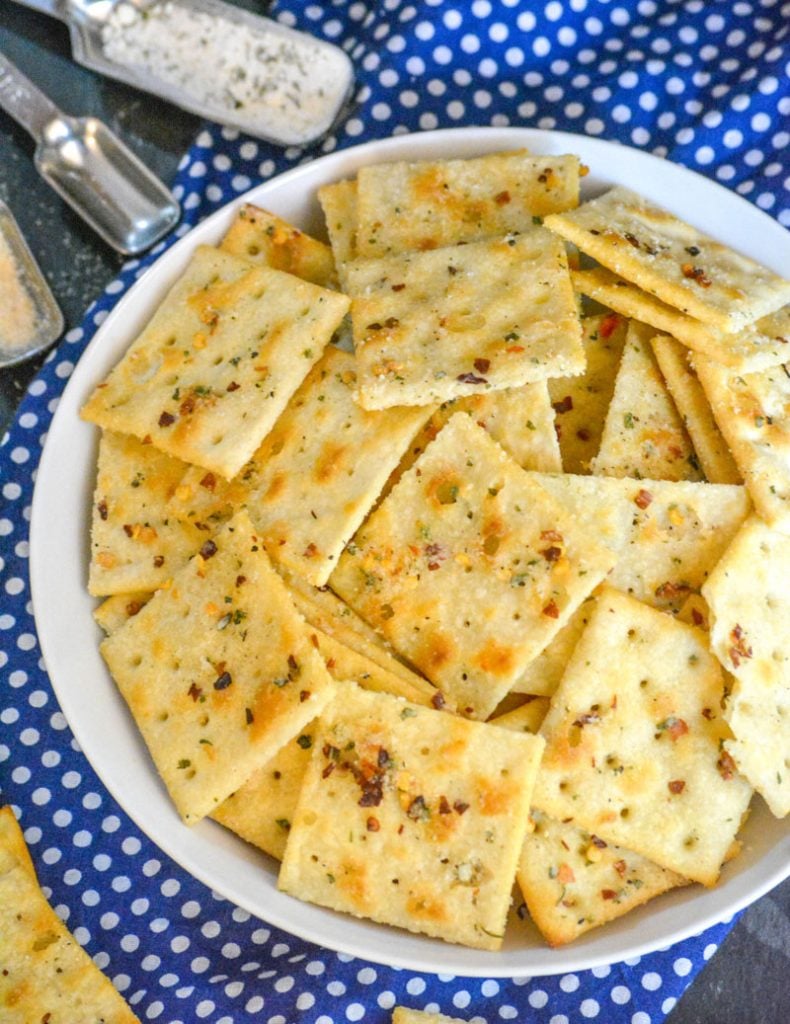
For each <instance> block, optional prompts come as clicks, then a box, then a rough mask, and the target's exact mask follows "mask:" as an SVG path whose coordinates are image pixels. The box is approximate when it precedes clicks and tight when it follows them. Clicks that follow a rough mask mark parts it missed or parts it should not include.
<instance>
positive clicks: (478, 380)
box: [455, 373, 488, 384]
mask: <svg viewBox="0 0 790 1024" xmlns="http://www.w3.org/2000/svg"><path fill="white" fill-rule="evenodd" d="M455 379H456V380H458V381H460V382H461V383H462V384H487V383H488V381H487V380H486V379H485V377H477V376H475V374H474V373H459V374H458V376H457V377H456V378H455Z"/></svg>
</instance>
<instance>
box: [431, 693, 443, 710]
mask: <svg viewBox="0 0 790 1024" xmlns="http://www.w3.org/2000/svg"><path fill="white" fill-rule="evenodd" d="M446 703H447V701H446V700H445V699H444V694H443V693H439V692H436V693H435V694H434V695H433V697H431V706H432V707H434V708H436V710H437V711H441V710H442V708H443V707H444V706H445V704H446Z"/></svg>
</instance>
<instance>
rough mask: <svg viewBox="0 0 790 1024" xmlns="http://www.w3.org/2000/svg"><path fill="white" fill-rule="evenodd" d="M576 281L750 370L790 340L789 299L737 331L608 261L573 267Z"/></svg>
mask: <svg viewBox="0 0 790 1024" xmlns="http://www.w3.org/2000/svg"><path fill="white" fill-rule="evenodd" d="M571 278H572V279H573V287H574V288H575V289H576V290H577V291H578V292H581V294H582V295H588V296H589V297H590V298H592V299H595V300H596V301H597V302H601V303H603V304H604V305H605V306H609V307H610V308H611V309H614V310H616V311H617V312H618V313H621V314H622V315H623V316H627V317H631V318H632V319H634V320H641V321H642V322H643V323H645V324H650V326H651V327H655V328H656V329H657V330H659V331H662V332H663V333H665V334H669V335H671V336H672V337H674V338H677V339H678V341H680V342H682V344H683V345H685V346H686V347H687V348H690V349H693V350H694V351H695V352H701V353H702V354H703V355H707V356H710V358H711V359H715V360H716V361H717V362H720V363H725V364H726V365H727V366H731V367H732V368H733V369H734V370H738V371H740V372H747V371H750V370H760V369H763V368H764V367H766V366H776V365H777V364H778V363H782V362H785V361H786V359H787V356H788V351H787V346H788V343H790V304H789V305H785V306H783V307H782V308H781V309H778V310H777V311H776V312H775V313H770V314H769V315H768V316H765V317H762V318H761V319H760V320H757V321H756V322H755V323H753V324H749V325H748V326H747V327H743V328H742V329H741V330H739V331H737V332H736V333H735V334H725V332H724V331H719V330H716V329H715V328H711V326H710V325H709V324H704V323H702V321H701V320H696V319H695V318H694V317H692V316H687V315H686V314H685V313H681V312H680V310H678V309H675V308H674V307H673V306H668V305H667V304H666V303H665V302H662V301H661V300H660V299H657V298H656V297H655V295H650V294H649V293H648V292H645V291H642V289H641V288H639V287H637V285H635V284H633V283H632V282H630V281H626V280H625V279H624V278H622V277H618V276H617V274H613V273H612V272H611V271H609V270H606V269H605V268H604V267H593V268H590V269H585V270H573V271H572V273H571Z"/></svg>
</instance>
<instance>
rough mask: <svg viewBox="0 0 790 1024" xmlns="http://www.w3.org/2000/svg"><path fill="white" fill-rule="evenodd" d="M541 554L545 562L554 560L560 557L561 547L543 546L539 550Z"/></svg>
mask: <svg viewBox="0 0 790 1024" xmlns="http://www.w3.org/2000/svg"><path fill="white" fill-rule="evenodd" d="M541 554H542V555H543V557H544V558H545V559H546V561H547V562H556V561H557V559H558V558H560V557H561V555H562V548H557V547H551V548H544V549H543V550H542V551H541Z"/></svg>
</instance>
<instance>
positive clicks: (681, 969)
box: [672, 956, 694, 978]
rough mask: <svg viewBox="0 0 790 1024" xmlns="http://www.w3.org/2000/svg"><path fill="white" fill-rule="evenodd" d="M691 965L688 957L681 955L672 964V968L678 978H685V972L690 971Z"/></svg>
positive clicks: (688, 972)
mask: <svg viewBox="0 0 790 1024" xmlns="http://www.w3.org/2000/svg"><path fill="white" fill-rule="evenodd" d="M693 966H694V965H693V964H692V962H691V961H690V960H689V959H688V957H685V956H681V957H678V959H677V960H676V961H675V962H674V963H673V964H672V970H673V971H674V972H675V974H677V976H678V977H679V978H685V977H686V975H687V974H690V973H691V969H692V967H693Z"/></svg>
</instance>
